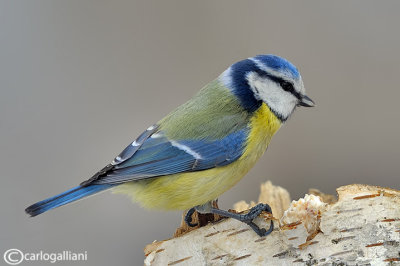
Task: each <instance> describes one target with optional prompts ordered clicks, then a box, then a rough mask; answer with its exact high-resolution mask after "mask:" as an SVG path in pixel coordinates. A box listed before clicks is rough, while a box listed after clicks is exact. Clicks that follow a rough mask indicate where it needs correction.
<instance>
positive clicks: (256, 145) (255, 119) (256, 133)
mask: <svg viewBox="0 0 400 266" xmlns="http://www.w3.org/2000/svg"><path fill="white" fill-rule="evenodd" d="M281 124H282V123H281V121H280V120H279V119H278V118H277V117H276V116H275V115H274V113H273V112H272V111H271V110H270V109H269V108H268V106H267V105H266V104H265V103H263V104H262V105H261V106H260V107H259V108H258V109H257V110H256V111H255V112H254V114H253V115H252V117H251V119H250V124H249V127H250V133H249V136H248V139H247V145H246V147H247V148H246V150H245V152H244V154H243V155H242V157H248V156H250V157H254V160H257V159H258V158H259V157H261V155H262V154H263V153H264V152H265V150H266V149H267V147H268V144H269V143H270V141H271V138H272V136H273V135H274V134H275V133H276V132H277V131H278V129H279V128H280V127H281Z"/></svg>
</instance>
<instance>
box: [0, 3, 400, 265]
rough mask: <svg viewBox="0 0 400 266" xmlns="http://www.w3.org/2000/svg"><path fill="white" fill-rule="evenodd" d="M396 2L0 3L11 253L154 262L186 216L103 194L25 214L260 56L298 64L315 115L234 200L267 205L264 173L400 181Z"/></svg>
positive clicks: (1, 200) (323, 185)
mask: <svg viewBox="0 0 400 266" xmlns="http://www.w3.org/2000/svg"><path fill="white" fill-rule="evenodd" d="M399 8H400V2H399V1H365V0H363V1H335V2H332V1H330V2H329V3H328V2H326V1H279V3H278V1H276V2H271V1H232V0H229V1H228V0H227V1H1V2H0V43H1V45H0V90H1V97H0V130H1V131H0V134H1V137H0V163H1V181H2V184H1V187H0V189H1V193H0V206H1V218H0V228H1V229H0V239H1V240H0V253H1V254H0V255H1V256H2V254H3V252H4V251H5V250H7V249H9V248H19V249H21V250H23V251H26V252H37V251H39V250H44V251H46V252H57V251H62V250H72V251H76V252H81V251H85V250H86V251H87V252H88V261H87V262H86V263H75V264H73V265H142V263H143V258H144V256H143V253H142V250H143V247H144V246H145V244H148V243H150V242H152V241H153V240H154V239H158V240H161V239H165V238H168V237H170V236H171V235H172V234H173V232H174V229H175V228H176V227H177V225H178V223H179V221H180V212H150V211H147V210H143V209H141V208H140V207H139V206H138V205H134V204H131V202H130V200H128V199H127V198H125V197H123V196H119V195H112V194H111V193H107V192H106V193H104V194H101V195H98V196H95V197H92V198H90V199H88V200H85V201H81V202H79V203H77V204H73V205H71V206H67V207H64V208H60V209H57V210H55V211H51V212H49V213H46V214H44V215H41V216H38V217H36V218H28V217H27V216H26V215H25V214H24V212H23V210H24V208H25V207H26V206H27V205H29V204H31V203H34V202H36V201H38V200H42V199H44V198H45V197H48V196H52V195H54V194H57V193H59V192H62V191H64V190H66V189H68V188H70V187H72V186H75V185H76V184H78V183H79V182H81V181H82V180H84V179H86V178H88V177H90V176H91V175H92V174H93V173H94V172H95V171H97V170H98V169H99V168H101V167H102V166H104V165H105V164H107V163H108V162H110V160H111V159H112V158H113V157H114V156H115V155H116V154H117V153H119V152H120V151H121V150H122V149H123V148H124V147H125V146H126V145H127V144H128V143H129V142H130V141H132V140H133V139H134V138H135V137H136V136H137V135H138V134H140V133H141V131H142V130H144V129H145V128H147V127H148V126H149V125H151V124H152V123H154V122H156V121H158V120H159V119H160V118H162V117H163V116H164V115H165V114H167V113H168V112H169V111H171V110H172V109H173V108H175V107H176V106H178V105H179V104H181V103H183V102H185V101H186V100H187V99H188V98H190V97H191V96H192V95H193V94H194V93H195V92H196V91H198V90H199V89H200V88H201V87H202V86H203V85H204V84H206V83H207V82H208V81H210V80H212V79H213V78H215V77H216V76H217V75H219V73H220V72H222V71H223V70H224V69H225V68H226V67H227V66H229V65H230V64H231V63H233V62H235V61H238V60H240V59H243V58H246V57H250V56H254V55H256V54H261V53H273V54H277V55H280V56H283V57H286V58H287V59H289V60H290V61H292V62H293V63H294V64H295V65H296V66H297V67H298V68H299V69H300V71H301V73H302V76H303V79H304V82H305V85H306V88H307V92H308V94H309V96H310V97H312V98H313V99H314V100H315V101H316V103H317V105H318V106H317V107H316V108H314V109H299V110H298V111H297V112H296V113H295V114H294V116H293V117H292V118H291V119H290V121H289V122H288V123H287V124H286V125H285V126H284V127H283V128H282V129H281V130H280V131H279V132H278V134H277V135H276V136H275V138H274V139H273V141H272V143H271V145H270V147H269V150H268V152H267V153H266V154H265V155H264V157H263V158H262V159H261V161H260V162H259V163H258V164H257V165H256V167H255V168H254V169H253V170H252V171H251V172H250V173H249V174H248V175H247V176H246V177H245V178H244V179H243V180H242V181H241V182H240V183H239V184H238V185H237V186H236V187H234V188H233V189H231V190H230V191H229V192H227V193H225V194H224V195H223V196H222V197H221V198H220V203H221V205H222V207H224V208H229V207H231V206H232V204H233V203H234V202H236V201H238V200H242V199H244V200H252V199H256V198H257V195H258V190H259V184H260V183H261V182H263V181H265V180H267V179H270V180H272V181H273V182H274V183H275V184H278V185H281V186H283V187H285V188H287V189H288V190H289V191H290V192H291V194H292V196H293V198H298V197H300V196H302V195H303V194H304V193H305V192H307V190H308V188H310V187H316V188H319V189H321V190H323V191H325V192H328V193H334V191H335V190H334V189H335V188H336V187H338V186H340V185H346V184H350V183H367V184H377V185H382V186H391V187H393V188H399V174H398V173H399V171H398V167H399V162H400V160H399V158H400V149H399V146H400V145H399V135H400V126H399V109H398V101H399V96H400V90H399V77H400V64H399V62H400V53H399V50H398V49H399V47H400V34H399V25H400V16H399V15H398V14H399V11H400V9H399ZM1 263H3V261H2V262H1ZM1 263H0V264H1ZM113 263H115V264H113ZM28 264H29V263H24V264H22V265H28ZM29 265H43V263H36V264H35V263H30V264H29ZM59 265H70V263H68V262H67V263H59Z"/></svg>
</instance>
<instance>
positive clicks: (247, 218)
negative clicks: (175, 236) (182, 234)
mask: <svg viewBox="0 0 400 266" xmlns="http://www.w3.org/2000/svg"><path fill="white" fill-rule="evenodd" d="M189 211H190V210H189ZM263 211H266V212H269V213H272V210H271V207H270V206H269V205H268V204H263V203H260V204H258V205H256V206H254V207H253V208H251V209H250V211H249V212H248V213H246V214H238V213H232V212H228V211H224V210H220V209H216V208H211V213H215V214H218V215H221V216H225V217H229V218H233V219H236V220H238V221H241V222H243V223H246V224H248V225H249V226H250V227H251V228H252V229H253V230H254V232H256V233H257V234H258V235H259V236H267V235H269V234H270V233H271V232H272V230H274V223H273V222H272V220H271V225H270V227H269V229H268V230H265V228H260V227H258V225H256V224H255V223H254V222H253V220H254V219H255V218H256V217H257V216H258V215H260V213H261V212H263ZM188 213H189V212H188ZM185 221H186V219H185ZM190 221H191V220H190ZM186 223H187V221H186Z"/></svg>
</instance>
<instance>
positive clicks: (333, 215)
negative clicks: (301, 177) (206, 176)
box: [145, 185, 400, 266]
mask: <svg viewBox="0 0 400 266" xmlns="http://www.w3.org/2000/svg"><path fill="white" fill-rule="evenodd" d="M314 192H315V191H314ZM318 193H319V192H316V193H314V194H318ZM337 193H338V201H337V202H335V200H334V199H333V198H332V197H329V196H326V195H323V194H320V195H318V196H310V195H308V196H306V197H305V198H304V199H300V200H299V201H296V202H295V201H294V202H292V204H291V205H290V207H289V208H288V209H287V210H286V211H285V214H284V215H283V217H282V218H281V219H280V221H281V224H280V226H279V220H278V221H275V230H274V231H273V232H272V233H271V234H270V235H269V236H267V237H259V236H258V235H257V234H256V233H254V232H253V231H252V230H251V229H250V228H249V227H248V226H247V225H246V224H243V223H241V222H238V221H236V220H233V219H223V220H220V221H218V222H214V223H210V224H208V225H205V226H203V227H201V228H198V229H196V230H192V231H190V232H187V233H184V232H183V233H182V234H181V235H179V236H178V237H175V238H172V239H169V240H165V241H159V242H154V243H152V244H150V245H148V246H147V247H146V248H145V253H146V259H145V265H179V266H183V265H191V266H193V265H400V191H397V190H394V189H390V188H382V187H377V186H368V185H348V186H344V187H340V188H338V189H337ZM278 197H279V196H278ZM322 199H325V200H326V201H329V202H326V203H324V202H323V201H322ZM284 201H285V200H282V202H284ZM332 202H333V203H332ZM268 203H270V202H268ZM329 203H330V204H329ZM242 204H243V203H242ZM270 204H271V205H273V203H270ZM278 205H285V204H278ZM256 223H257V224H258V225H259V226H264V227H268V226H269V221H266V220H265V218H264V217H258V218H257V220H256Z"/></svg>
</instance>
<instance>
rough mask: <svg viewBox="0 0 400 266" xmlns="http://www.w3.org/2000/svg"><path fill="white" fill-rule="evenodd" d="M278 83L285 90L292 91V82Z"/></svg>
mask: <svg viewBox="0 0 400 266" xmlns="http://www.w3.org/2000/svg"><path fill="white" fill-rule="evenodd" d="M279 85H281V87H282V89H283V90H285V91H289V92H292V91H293V90H294V89H293V85H292V83H290V82H287V81H281V82H280V83H279Z"/></svg>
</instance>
